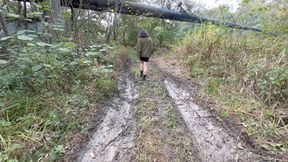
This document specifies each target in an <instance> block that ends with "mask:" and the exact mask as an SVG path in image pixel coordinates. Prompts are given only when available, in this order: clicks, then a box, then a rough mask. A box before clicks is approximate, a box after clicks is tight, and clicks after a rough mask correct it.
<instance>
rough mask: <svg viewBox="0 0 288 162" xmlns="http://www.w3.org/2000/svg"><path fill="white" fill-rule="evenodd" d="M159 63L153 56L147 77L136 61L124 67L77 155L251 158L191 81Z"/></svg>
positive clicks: (86, 159) (99, 157)
mask: <svg viewBox="0 0 288 162" xmlns="http://www.w3.org/2000/svg"><path fill="white" fill-rule="evenodd" d="M159 63H160V62H159V60H157V59H156V61H154V62H152V68H151V71H150V75H149V78H148V80H147V81H145V82H143V81H141V79H140V78H139V76H138V75H139V74H138V69H137V65H135V66H134V67H131V68H127V69H126V72H125V73H124V74H123V76H122V77H121V79H120V82H119V90H120V97H118V98H115V99H114V100H113V101H111V102H112V104H111V106H110V107H107V108H108V112H107V114H106V116H105V117H104V119H103V122H102V123H101V125H100V127H99V128H98V129H97V130H96V131H95V133H94V134H93V137H92V138H91V141H90V142H89V144H88V145H87V147H86V148H85V149H84V150H83V152H82V153H81V155H80V156H79V160H78V161H81V162H90V161H95V162H98V161H99V162H100V161H101V162H102V161H125V162H126V161H163V162H164V161H169V162H170V161H205V162H206V161H207V162H214V161H221V162H226V161H255V160H256V156H254V153H252V152H251V151H250V150H249V148H248V147H247V148H246V147H245V142H244V141H241V140H240V139H239V138H237V137H236V136H233V135H231V134H230V133H228V132H227V131H226V130H225V129H224V128H222V127H221V124H219V123H217V120H214V119H212V118H214V117H215V116H213V115H212V114H211V113H210V112H209V111H207V110H205V109H204V108H201V106H199V105H197V104H196V103H195V102H194V98H193V96H195V91H193V85H187V84H181V82H179V81H178V80H179V78H178V80H177V79H176V80H175V79H174V78H176V77H174V74H173V71H172V72H171V71H170V72H169V71H166V69H165V70H164V69H163V68H161V66H158V65H159ZM180 80H181V78H180ZM186 83H187V81H186ZM188 84H189V83H188ZM211 117H212V118H211ZM215 118H217V117H215ZM239 146H241V147H239Z"/></svg>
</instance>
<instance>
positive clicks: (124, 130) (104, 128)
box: [78, 72, 138, 162]
mask: <svg viewBox="0 0 288 162" xmlns="http://www.w3.org/2000/svg"><path fill="white" fill-rule="evenodd" d="M118 89H119V90H120V96H121V98H116V99H115V100H114V101H111V102H112V106H111V107H108V108H107V109H109V110H108V112H107V114H106V116H105V118H104V119H103V122H102V124H101V125H100V127H99V128H98V129H97V131H96V132H95V133H94V134H93V137H92V138H91V141H90V142H89V144H88V145H87V147H86V149H85V151H83V153H82V155H81V156H80V158H79V159H78V161H81V162H92V161H93V162H98V161H133V159H134V158H135V153H134V147H135V144H134V138H135V132H136V119H135V118H134V116H135V110H134V104H135V100H136V98H137V96H138V94H137V91H136V89H135V87H134V83H133V82H132V81H131V80H130V77H129V73H128V72H125V73H124V75H123V76H122V78H121V79H120V82H119V84H118Z"/></svg>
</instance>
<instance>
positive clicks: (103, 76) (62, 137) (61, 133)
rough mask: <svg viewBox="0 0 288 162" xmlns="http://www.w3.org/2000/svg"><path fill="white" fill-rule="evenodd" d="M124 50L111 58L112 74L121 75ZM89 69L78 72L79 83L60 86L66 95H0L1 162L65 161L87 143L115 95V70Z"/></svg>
mask: <svg viewBox="0 0 288 162" xmlns="http://www.w3.org/2000/svg"><path fill="white" fill-rule="evenodd" d="M125 50H126V49H125V48H122V47H121V46H118V47H117V50H114V53H112V52H111V55H110V57H111V58H110V62H109V65H110V64H111V61H114V66H116V67H117V68H115V69H117V70H119V71H120V68H118V66H121V64H122V62H121V59H120V58H121V53H122V52H123V51H125ZM118 52H121V53H118ZM112 55H114V56H112ZM92 68H93V66H91V67H87V66H85V67H83V69H82V70H81V69H80V72H79V73H78V76H79V77H76V78H73V79H72V80H71V81H70V82H69V83H71V84H66V85H63V86H65V91H64V90H63V91H54V89H53V88H52V87H50V89H49V88H47V89H46V88H45V87H43V89H44V90H45V91H44V90H43V92H44V93H27V92H26V91H24V90H17V89H16V90H13V91H9V90H7V91H5V95H3V92H4V91H2V93H1V96H0V101H1V102H0V103H1V107H0V161H1V162H2V161H3V162H6V161H9V162H12V161H61V160H64V161H65V160H67V159H64V158H66V155H67V154H68V155H72V152H71V150H73V149H74V148H77V147H78V145H81V143H83V141H85V140H86V139H87V138H88V136H89V133H90V131H91V130H92V128H93V125H94V123H93V118H94V117H95V115H96V114H97V113H100V112H99V108H100V106H101V105H102V104H105V102H106V101H108V100H109V99H110V98H111V97H113V96H114V95H116V94H117V93H118V90H117V73H118V71H117V70H115V71H113V72H102V71H99V72H96V73H95V72H94V71H92V70H91V69H92ZM4 70H5V69H4ZM1 73H2V71H1ZM83 76H85V77H83ZM47 82H49V81H47ZM59 85H61V84H59ZM57 89H61V87H60V88H59V87H57ZM68 158H69V157H68Z"/></svg>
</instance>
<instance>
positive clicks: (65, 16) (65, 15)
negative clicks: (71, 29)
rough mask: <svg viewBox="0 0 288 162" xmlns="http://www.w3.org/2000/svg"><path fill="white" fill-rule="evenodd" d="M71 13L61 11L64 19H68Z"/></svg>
mask: <svg viewBox="0 0 288 162" xmlns="http://www.w3.org/2000/svg"><path fill="white" fill-rule="evenodd" d="M71 15H72V14H71V13H70V12H64V13H63V17H64V19H66V20H68V19H70V17H71Z"/></svg>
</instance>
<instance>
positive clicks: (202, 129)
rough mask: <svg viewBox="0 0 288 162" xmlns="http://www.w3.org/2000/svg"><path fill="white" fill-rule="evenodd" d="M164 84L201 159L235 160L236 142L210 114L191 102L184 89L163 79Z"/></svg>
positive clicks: (236, 153)
mask: <svg viewBox="0 0 288 162" xmlns="http://www.w3.org/2000/svg"><path fill="white" fill-rule="evenodd" d="M164 82H165V86H166V88H167V90H168V92H169V94H170V96H171V97H172V98H173V100H174V102H175V104H176V106H177V108H178V109H179V111H180V113H181V115H182V117H183V119H184V121H185V123H186V124H187V126H188V129H189V131H190V133H191V134H193V137H194V140H195V141H196V142H197V145H198V147H199V148H198V149H199V154H200V157H201V159H202V160H203V161H211V162H212V161H237V160H238V159H239V157H240V154H239V152H237V144H236V142H235V141H234V140H233V139H232V138H231V137H230V136H229V135H228V134H226V133H225V131H223V130H222V128H220V127H217V126H216V125H215V124H213V122H212V121H210V120H209V118H207V117H209V116H210V114H209V113H208V112H207V111H205V110H203V109H201V108H200V107H199V106H198V105H196V104H195V103H193V102H192V101H193V98H192V97H191V95H190V94H189V93H188V92H187V91H186V90H184V89H181V88H179V87H177V85H176V84H174V83H172V82H170V81H168V80H165V81H164Z"/></svg>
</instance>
